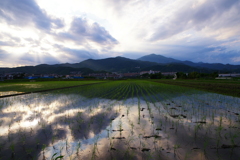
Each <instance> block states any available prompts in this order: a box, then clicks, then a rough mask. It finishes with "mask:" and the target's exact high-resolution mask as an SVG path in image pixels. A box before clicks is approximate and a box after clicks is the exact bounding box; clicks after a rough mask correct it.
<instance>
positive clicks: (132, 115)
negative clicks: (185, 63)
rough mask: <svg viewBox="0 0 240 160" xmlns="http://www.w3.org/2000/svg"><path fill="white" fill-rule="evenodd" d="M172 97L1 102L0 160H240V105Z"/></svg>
mask: <svg viewBox="0 0 240 160" xmlns="http://www.w3.org/2000/svg"><path fill="white" fill-rule="evenodd" d="M140 87H143V86H140ZM144 87H150V88H152V90H153V91H154V90H155V89H156V88H157V87H160V86H158V85H156V84H148V85H147V86H144ZM155 87H156V88H155ZM118 88H119V86H118ZM120 88H121V87H120ZM79 89H84V88H79ZM85 89H86V91H87V88H85ZM169 89H170V90H171V91H173V92H168V93H167V92H157V91H156V92H152V93H153V94H150V93H151V90H148V89H146V88H144V89H143V90H142V91H141V90H140V91H141V94H140V91H139V92H138V91H136V90H134V91H133V92H137V93H139V94H135V93H132V94H128V92H127V93H126V94H122V93H121V92H115V91H114V89H113V92H112V93H114V95H113V94H110V95H108V96H104V95H103V94H104V92H102V94H101V96H91V97H89V96H86V94H84V93H85V92H84V91H82V92H79V93H76V91H72V90H68V91H67V93H64V92H63V91H62V92H60V93H57V92H49V93H46V94H30V95H22V96H17V97H9V98H2V99H0V106H1V112H0V118H1V120H0V159H39V160H43V159H57V158H62V159H143V160H145V159H163V160H165V159H166V160H167V159H196V160H198V159H199V160H200V159H201V160H204V159H211V160H212V159H239V158H240V152H239V151H240V146H238V145H239V144H240V143H239V142H240V138H239V135H240V134H239V132H240V126H239V123H240V121H239V120H240V119H239V118H240V117H239V114H240V111H239V104H240V103H239V102H240V99H239V98H234V97H229V96H223V95H219V94H212V93H206V92H197V91H194V92H191V93H190V94H189V93H186V92H179V90H176V91H175V90H174V89H173V88H169ZM129 92H130V91H129ZM118 93H121V94H118ZM92 94H94V93H92ZM115 94H116V95H117V96H115ZM109 97H110V98H109Z"/></svg>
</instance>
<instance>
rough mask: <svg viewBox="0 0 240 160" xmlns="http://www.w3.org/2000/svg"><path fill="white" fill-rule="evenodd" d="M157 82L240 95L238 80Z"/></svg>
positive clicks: (239, 82)
mask: <svg viewBox="0 0 240 160" xmlns="http://www.w3.org/2000/svg"><path fill="white" fill-rule="evenodd" d="M155 81H156V80H155ZM156 82H160V83H165V84H171V85H178V86H184V87H191V88H195V89H200V90H204V91H208V92H214V93H220V94H224V95H230V96H235V97H240V81H238V80H157V81H156Z"/></svg>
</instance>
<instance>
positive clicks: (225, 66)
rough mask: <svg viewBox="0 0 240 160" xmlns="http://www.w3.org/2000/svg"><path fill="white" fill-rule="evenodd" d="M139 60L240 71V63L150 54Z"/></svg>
mask: <svg viewBox="0 0 240 160" xmlns="http://www.w3.org/2000/svg"><path fill="white" fill-rule="evenodd" d="M137 60H141V61H149V62H157V63H159V64H171V63H181V64H185V65H188V66H191V67H196V68H199V69H211V70H216V71H223V72H240V65H231V64H221V63H203V62H198V63H194V62H191V61H180V60H176V59H173V58H168V57H164V56H162V55H156V54H150V55H146V56H143V57H140V58H138V59H137Z"/></svg>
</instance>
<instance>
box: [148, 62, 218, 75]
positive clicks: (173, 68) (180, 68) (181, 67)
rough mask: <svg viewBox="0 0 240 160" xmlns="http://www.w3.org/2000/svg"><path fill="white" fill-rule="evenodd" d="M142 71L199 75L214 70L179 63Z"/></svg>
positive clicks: (160, 65) (156, 66)
mask: <svg viewBox="0 0 240 160" xmlns="http://www.w3.org/2000/svg"><path fill="white" fill-rule="evenodd" d="M144 70H146V71H148V70H153V71H161V72H199V73H212V72H214V71H215V70H211V69H203V68H196V67H191V66H188V65H185V64H181V63H170V64H159V65H155V66H151V67H147V68H144Z"/></svg>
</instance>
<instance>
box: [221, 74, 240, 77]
mask: <svg viewBox="0 0 240 160" xmlns="http://www.w3.org/2000/svg"><path fill="white" fill-rule="evenodd" d="M218 77H240V73H228V74H218Z"/></svg>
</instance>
